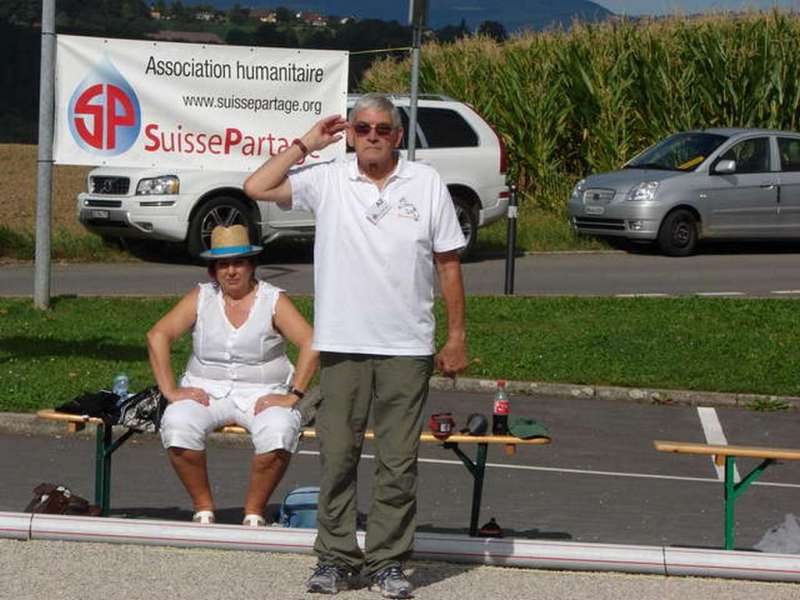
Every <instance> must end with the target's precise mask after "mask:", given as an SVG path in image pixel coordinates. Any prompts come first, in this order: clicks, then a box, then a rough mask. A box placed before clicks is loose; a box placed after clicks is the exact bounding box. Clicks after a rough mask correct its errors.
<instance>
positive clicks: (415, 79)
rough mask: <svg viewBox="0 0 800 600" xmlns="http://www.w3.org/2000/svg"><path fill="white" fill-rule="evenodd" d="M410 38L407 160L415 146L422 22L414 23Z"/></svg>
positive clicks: (411, 156)
mask: <svg viewBox="0 0 800 600" xmlns="http://www.w3.org/2000/svg"><path fill="white" fill-rule="evenodd" d="M412 31H413V34H412V39H411V103H410V106H409V111H408V112H409V114H408V153H407V156H408V160H414V157H415V154H416V146H417V95H418V93H419V47H420V45H421V44H422V23H415V24H414V27H413V29H412Z"/></svg>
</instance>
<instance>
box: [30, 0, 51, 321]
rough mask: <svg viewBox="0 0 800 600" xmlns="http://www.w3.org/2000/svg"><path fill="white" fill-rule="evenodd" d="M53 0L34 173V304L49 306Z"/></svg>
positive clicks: (45, 13) (45, 5) (47, 0)
mask: <svg viewBox="0 0 800 600" xmlns="http://www.w3.org/2000/svg"><path fill="white" fill-rule="evenodd" d="M55 23H56V0H44V1H43V2H42V43H41V47H42V58H41V71H40V76H39V140H38V160H37V163H38V170H37V176H36V262H35V276H34V284H33V304H34V306H35V307H36V308H39V309H47V308H49V307H50V223H51V220H52V214H51V212H52V205H53V110H54V104H55V101H54V98H55V91H54V86H55V62H56V61H55V58H56V35H55Z"/></svg>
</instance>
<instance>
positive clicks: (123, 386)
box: [111, 373, 130, 406]
mask: <svg viewBox="0 0 800 600" xmlns="http://www.w3.org/2000/svg"><path fill="white" fill-rule="evenodd" d="M128 384H129V381H128V376H127V375H126V374H125V373H117V375H116V376H115V377H114V384H113V385H112V386H111V391H112V392H114V393H115V394H116V395H117V396H119V400H117V406H119V405H121V404H122V403H123V402H124V401H125V400H127V399H128V396H129V395H130V394H129V393H128Z"/></svg>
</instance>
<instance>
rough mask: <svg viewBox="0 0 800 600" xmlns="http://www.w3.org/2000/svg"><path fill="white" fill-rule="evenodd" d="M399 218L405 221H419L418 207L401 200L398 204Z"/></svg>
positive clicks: (403, 199)
mask: <svg viewBox="0 0 800 600" xmlns="http://www.w3.org/2000/svg"><path fill="white" fill-rule="evenodd" d="M397 216H398V217H403V218H404V219H414V220H415V221H419V213H418V212H417V207H416V206H414V205H413V204H411V202H409V201H408V200H406V199H405V198H400V201H399V202H398V203H397Z"/></svg>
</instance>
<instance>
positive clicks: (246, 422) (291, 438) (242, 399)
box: [161, 385, 301, 454]
mask: <svg viewBox="0 0 800 600" xmlns="http://www.w3.org/2000/svg"><path fill="white" fill-rule="evenodd" d="M197 387H203V386H202V385H198V386H197ZM203 389H205V390H206V392H208V394H209V398H210V401H209V404H208V406H204V405H202V404H200V403H199V402H195V401H194V400H179V401H177V402H172V403H170V404H169V405H168V406H167V408H166V410H165V411H164V415H163V417H162V419H161V442H162V443H163V444H164V448H172V447H177V448H186V449H187V450H205V448H206V438H207V437H208V434H209V433H211V432H212V431H214V430H215V429H219V428H220V427H223V426H225V425H230V424H231V423H236V424H237V425H240V426H241V427H244V428H245V429H247V430H248V431H249V432H250V436H251V438H252V440H253V445H254V446H255V452H256V454H264V453H266V452H272V451H273V450H287V451H288V452H292V453H294V452H296V451H297V445H298V441H299V437H300V423H301V416H300V411H298V410H297V409H294V408H286V407H284V406H270V407H269V408H267V409H266V410H262V411H261V412H260V413H258V414H257V415H254V414H253V409H254V408H255V403H256V400H258V398H260V397H261V396H263V395H265V394H269V393H276V394H280V393H285V392H284V388H283V387H281V388H280V391H279V390H270V389H267V390H266V391H265V390H264V388H262V389H261V390H259V391H258V392H257V393H254V392H253V391H252V389H251V390H248V391H247V393H244V394H243V391H239V392H237V391H235V390H234V391H231V392H230V393H228V394H227V395H225V396H223V397H214V396H213V395H212V394H211V392H210V391H209V390H208V389H207V387H203Z"/></svg>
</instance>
